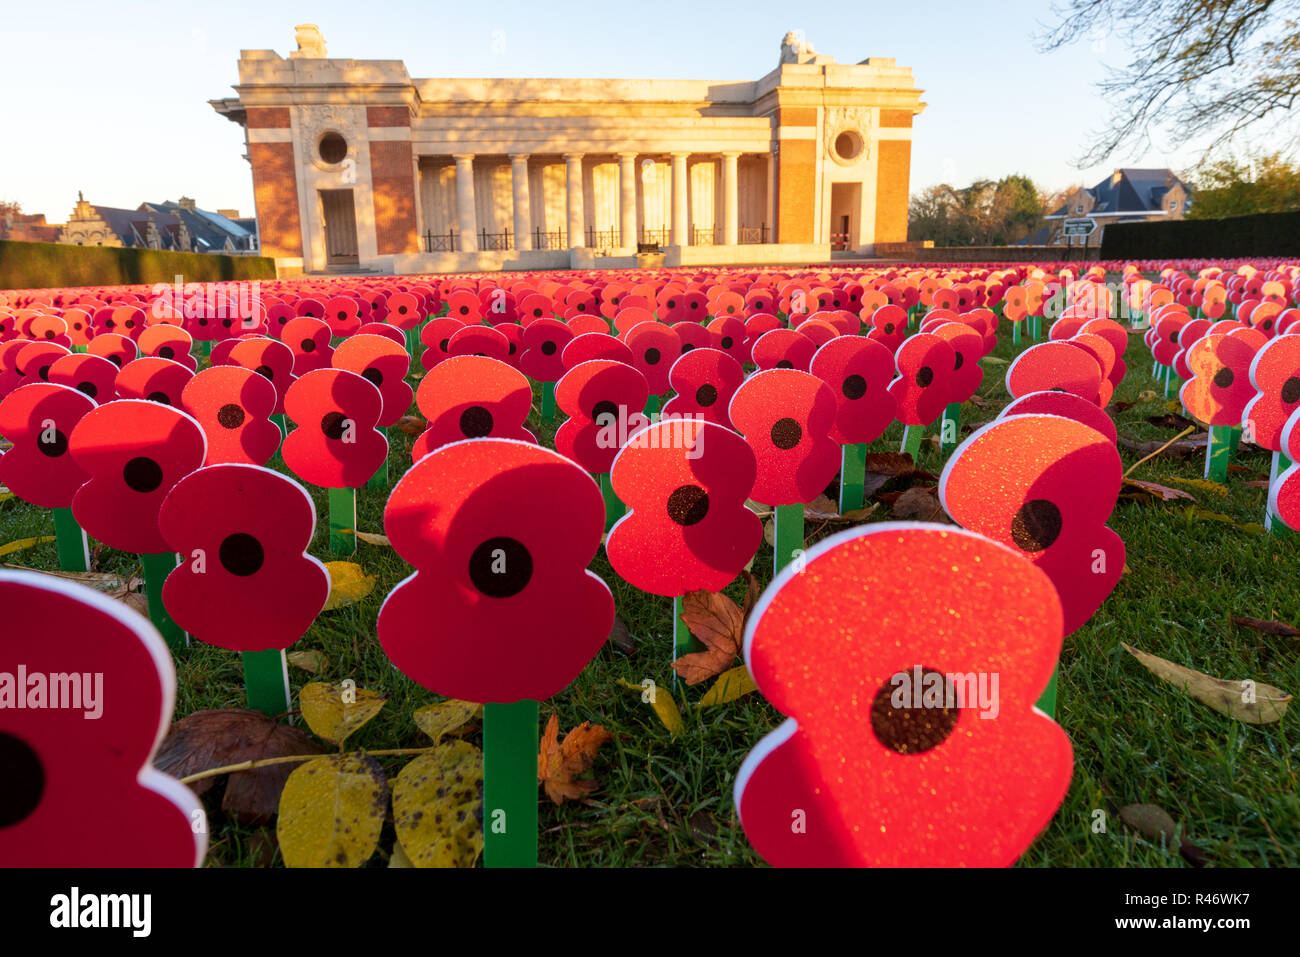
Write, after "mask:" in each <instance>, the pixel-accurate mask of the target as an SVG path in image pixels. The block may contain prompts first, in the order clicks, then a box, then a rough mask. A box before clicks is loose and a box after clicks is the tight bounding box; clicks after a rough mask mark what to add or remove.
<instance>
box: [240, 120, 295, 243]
mask: <svg viewBox="0 0 1300 957" xmlns="http://www.w3.org/2000/svg"><path fill="white" fill-rule="evenodd" d="M253 112H254V111H252V110H249V114H250V117H251V114H252V113H253ZM285 112H286V116H287V114H288V111H287V110H286V111H285ZM248 158H249V160H250V162H251V163H252V166H253V200H254V202H255V203H256V204H257V226H258V232H259V233H261V236H262V249H261V252H262V255H264V256H270V257H272V258H294V259H296V258H299V257H301V256H302V226H301V223H300V221H299V218H298V183H297V180H296V179H295V178H294V168H293V144H292V143H249V144H248Z"/></svg>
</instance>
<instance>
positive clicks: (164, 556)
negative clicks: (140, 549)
mask: <svg viewBox="0 0 1300 957" xmlns="http://www.w3.org/2000/svg"><path fill="white" fill-rule="evenodd" d="M140 561H141V563H142V564H143V565H144V590H145V596H146V597H147V598H148V600H149V620H150V621H151V622H153V624H154V627H155V628H157V629H158V631H159V632H160V633H161V634H162V636H163V640H165V641H166V642H167V647H168V648H170V649H171V650H172V654H173V655H179V654H180V653H181V652H183V651H184V650H185V648H186V647H187V646H188V645H189V643H190V638H189V635H187V634H185V630H184V629H183V628H181V626H180V625H178V624H176V622H175V621H173V620H172V616H171V615H169V614H167V608H166V606H165V605H163V600H162V590H163V582H165V581H166V580H167V576H168V575H170V574H171V573H172V570H173V569H175V568H176V553H175V552H161V553H158V554H153V555H141V556H140Z"/></svg>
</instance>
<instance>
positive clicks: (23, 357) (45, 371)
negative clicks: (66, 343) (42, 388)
mask: <svg viewBox="0 0 1300 957" xmlns="http://www.w3.org/2000/svg"><path fill="white" fill-rule="evenodd" d="M66 355H71V353H70V352H69V351H68V349H66V348H65V347H63V346H61V345H59V344H58V343H55V342H28V343H27V344H26V345H25V346H23V347H22V348H21V349H19V350H18V361H17V363H16V365H17V368H18V372H19V374H20V375H21V376H22V381H23V382H24V383H28V382H49V381H50V366H52V365H53V364H54V362H55V361H56V360H57V359H60V358H62V357H63V356H66Z"/></svg>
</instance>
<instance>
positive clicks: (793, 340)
mask: <svg viewBox="0 0 1300 957" xmlns="http://www.w3.org/2000/svg"><path fill="white" fill-rule="evenodd" d="M816 352H817V344H816V343H815V342H813V341H812V340H811V339H809V338H808V337H807V336H805V335H804V334H803V333H802V332H799V331H798V330H795V329H773V330H772V331H771V332H765V333H763V335H761V336H759V337H758V338H757V339H756V340H754V346H753V348H752V349H751V350H750V355H751V357H752V359H753V362H754V364H755V365H756V366H758V368H759V370H760V371H764V372H766V371H767V370H769V369H797V370H798V371H800V372H807V371H808V366H809V363H811V362H812V357H813V355H814V353H816Z"/></svg>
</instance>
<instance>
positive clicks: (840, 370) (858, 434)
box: [809, 336, 896, 445]
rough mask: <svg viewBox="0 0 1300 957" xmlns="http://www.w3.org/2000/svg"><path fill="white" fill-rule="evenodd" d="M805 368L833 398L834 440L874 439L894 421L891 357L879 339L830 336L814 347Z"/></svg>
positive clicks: (855, 441) (849, 442)
mask: <svg viewBox="0 0 1300 957" xmlns="http://www.w3.org/2000/svg"><path fill="white" fill-rule="evenodd" d="M809 370H810V371H811V372H812V374H813V375H815V376H816V377H817V378H819V379H821V380H822V381H823V382H825V383H826V385H827V386H828V387H829V388H830V390H831V395H832V396H834V398H835V422H834V424H833V425H832V426H831V431H830V436H831V438H832V439H834V440H835V441H836V442H838V443H840V444H841V445H853V444H856V443H859V442H874V441H875V440H876V439H878V438H880V436H881V435H883V434H884V432H885V429H887V428H889V424H890V423H891V422H893V421H894V413H895V411H896V407H895V403H894V397H893V396H892V395H891V394H890V392H889V383H890V381H891V380H892V379H893V377H894V357H893V356H892V355H891V354H890V352H889V350H888V349H886V348H885V347H884V346H882V345H881V344H880V343H879V342H875V341H873V340H871V339H866V338H863V337H861V336H840V337H839V338H838V339H832V340H831V341H830V342H828V343H826V345H824V346H822V347H821V348H820V349H818V350H817V354H816V355H814V356H813V360H812V364H811V365H810V366H809Z"/></svg>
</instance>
